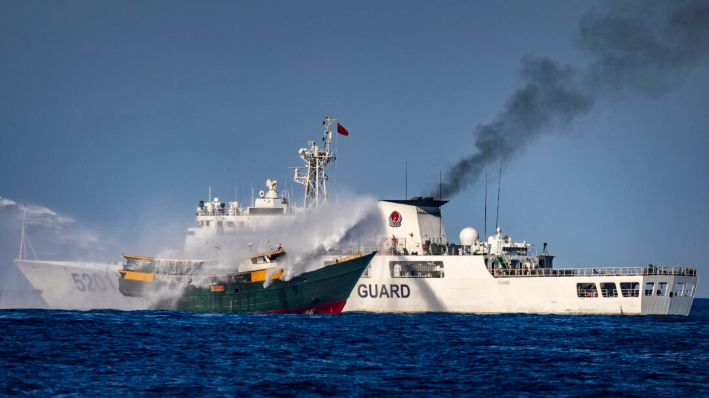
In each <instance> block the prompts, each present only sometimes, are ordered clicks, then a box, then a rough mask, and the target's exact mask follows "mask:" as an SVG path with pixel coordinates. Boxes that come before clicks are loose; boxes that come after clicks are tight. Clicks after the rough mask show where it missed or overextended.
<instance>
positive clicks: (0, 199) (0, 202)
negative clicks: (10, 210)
mask: <svg viewBox="0 0 709 398" xmlns="http://www.w3.org/2000/svg"><path fill="white" fill-rule="evenodd" d="M6 206H17V204H16V203H15V202H14V201H12V200H10V199H7V198H3V197H2V196H0V207H6Z"/></svg>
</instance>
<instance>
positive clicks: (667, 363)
mask: <svg viewBox="0 0 709 398" xmlns="http://www.w3.org/2000/svg"><path fill="white" fill-rule="evenodd" d="M708 324H709V299H697V300H695V301H694V305H693V308H692V312H691V314H690V315H689V316H688V317H637V316H558V315H522V314H510V315H469V314H467V315H464V314H366V313H345V314H341V315H335V316H324V315H257V314H236V315H229V314H194V313H184V312H168V311H135V312H120V311H89V312H75V311H51V310H3V311H0V394H2V395H6V396H10V395H12V396H17V395H22V396H67V397H71V396H154V395H160V396H210V397H218V396H269V397H272V396H462V395H482V396H491V395H506V396H600V395H603V396H637V397H652V396H670V395H672V396H675V395H684V396H707V395H709V329H708V328H707V325H708Z"/></svg>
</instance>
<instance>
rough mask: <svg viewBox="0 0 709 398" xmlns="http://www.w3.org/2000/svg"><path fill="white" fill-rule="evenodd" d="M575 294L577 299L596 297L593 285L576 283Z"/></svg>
mask: <svg viewBox="0 0 709 398" xmlns="http://www.w3.org/2000/svg"><path fill="white" fill-rule="evenodd" d="M576 294H577V295H578V296H579V297H598V290H596V284H595V283H577V284H576Z"/></svg>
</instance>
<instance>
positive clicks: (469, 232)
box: [458, 227, 478, 246]
mask: <svg viewBox="0 0 709 398" xmlns="http://www.w3.org/2000/svg"><path fill="white" fill-rule="evenodd" d="M458 237H459V238H460V244H461V245H463V246H472V245H473V244H475V242H476V241H477V240H478V231H476V230H475V228H473V227H467V228H463V230H462V231H460V235H459V236H458Z"/></svg>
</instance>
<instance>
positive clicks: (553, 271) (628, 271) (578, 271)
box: [489, 266, 697, 278]
mask: <svg viewBox="0 0 709 398" xmlns="http://www.w3.org/2000/svg"><path fill="white" fill-rule="evenodd" d="M489 271H490V273H491V274H492V275H493V276H494V277H496V278H510V277H513V278H519V277H533V278H534V277H537V278H538V277H586V276H648V275H680V276H697V270H696V268H686V267H667V266H665V267H655V266H652V267H612V268H610V267H609V268H538V269H526V270H525V269H494V270H489Z"/></svg>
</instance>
